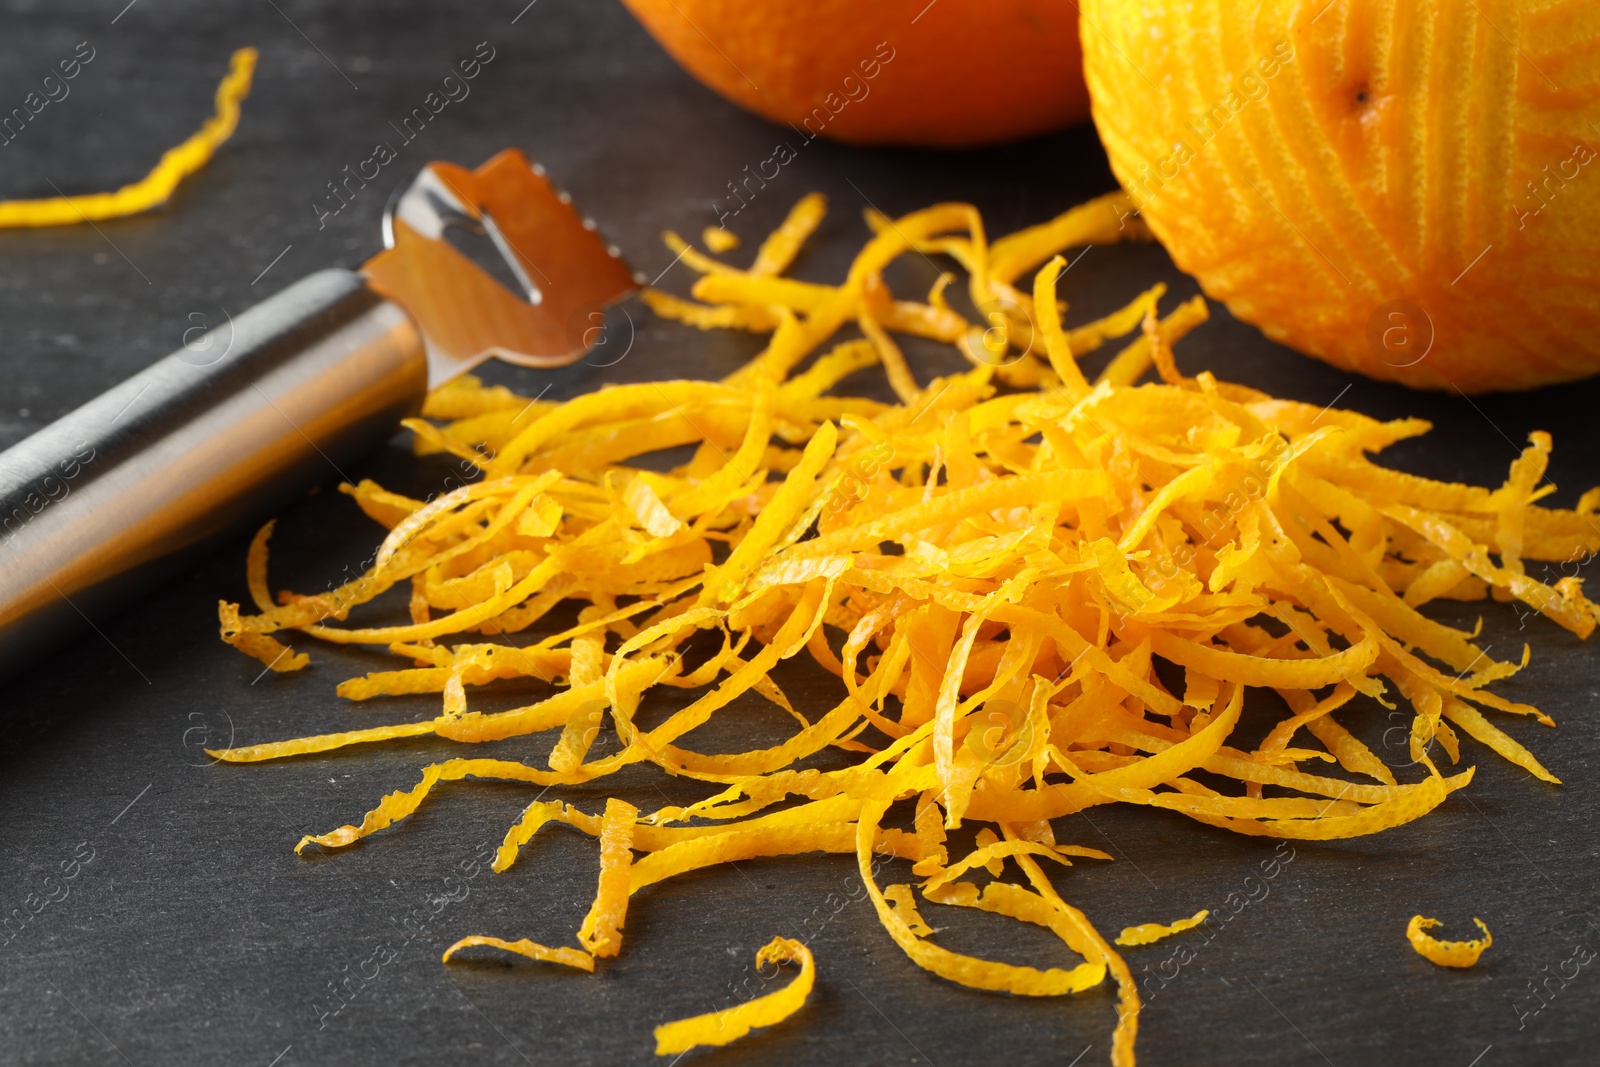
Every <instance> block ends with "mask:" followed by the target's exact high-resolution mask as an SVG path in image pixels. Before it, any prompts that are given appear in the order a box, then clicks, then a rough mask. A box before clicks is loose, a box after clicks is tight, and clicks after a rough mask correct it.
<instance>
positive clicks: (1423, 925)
mask: <svg viewBox="0 0 1600 1067" xmlns="http://www.w3.org/2000/svg"><path fill="white" fill-rule="evenodd" d="M1472 921H1473V922H1475V923H1477V924H1478V929H1480V930H1482V931H1483V937H1481V938H1479V939H1478V940H1476V941H1437V940H1435V939H1434V937H1433V935H1432V934H1430V933H1428V931H1429V930H1431V929H1433V928H1434V927H1435V926H1440V925H1442V924H1441V923H1440V921H1439V920H1438V919H1428V918H1424V917H1423V916H1421V915H1413V916H1412V917H1411V921H1410V922H1409V923H1407V924H1406V940H1407V941H1410V942H1411V947H1412V948H1414V949H1416V950H1417V955H1419V956H1421V957H1422V958H1423V959H1425V960H1427V961H1428V962H1429V963H1436V964H1438V965H1439V966H1440V967H1471V966H1472V965H1473V964H1474V963H1477V962H1478V957H1479V956H1481V955H1483V950H1484V949H1486V948H1488V947H1489V946H1490V945H1492V944H1494V935H1493V934H1491V933H1489V928H1488V927H1487V926H1485V925H1484V924H1483V920H1482V919H1478V918H1474V919H1473V920H1472Z"/></svg>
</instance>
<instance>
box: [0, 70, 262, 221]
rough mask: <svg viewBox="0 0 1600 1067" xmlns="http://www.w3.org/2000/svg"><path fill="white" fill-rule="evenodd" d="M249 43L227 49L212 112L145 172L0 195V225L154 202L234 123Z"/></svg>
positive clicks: (107, 214)
mask: <svg viewBox="0 0 1600 1067" xmlns="http://www.w3.org/2000/svg"><path fill="white" fill-rule="evenodd" d="M256 57H257V53H256V50H255V49H254V48H241V49H239V50H238V51H236V52H234V53H233V59H232V61H231V62H230V63H229V64H228V73H227V74H226V75H225V76H224V77H223V79H222V82H221V84H219V85H218V86H217V113H216V114H215V115H213V116H211V117H210V118H208V119H206V121H205V122H204V123H203V124H202V125H201V127H200V129H198V130H197V131H195V133H194V134H193V135H192V136H191V137H190V138H189V139H188V140H186V141H184V142H183V143H182V144H180V145H178V146H177V147H175V148H170V149H168V150H167V151H166V152H165V153H164V154H163V155H162V157H161V159H160V161H159V162H157V163H156V165H155V166H154V167H153V168H152V169H151V171H150V173H149V174H146V175H145V176H144V177H143V178H140V179H139V180H138V181H136V182H134V183H133V184H131V185H124V186H123V187H122V188H120V189H118V190H117V191H116V192H113V193H86V194H84V195H82V196H52V197H44V198H41V199H38V200H5V201H0V229H9V228H15V227H23V226H70V225H72V224H73V223H78V222H99V221H101V220H103V219H119V218H123V217H125V216H128V215H137V214H139V213H140V212H142V211H149V210H150V209H151V208H154V207H160V206H161V205H162V204H165V203H166V202H167V200H168V199H169V198H170V197H171V196H172V193H173V190H175V189H177V187H178V183H179V182H181V181H183V179H185V178H187V177H188V176H189V175H191V174H193V173H195V172H196V171H198V170H199V169H200V168H201V167H203V166H205V165H206V164H207V163H209V162H210V161H211V157H212V156H213V155H214V154H216V151H217V149H218V148H220V147H221V146H222V143H223V142H224V141H226V140H227V139H228V138H229V137H232V136H233V131H234V130H235V129H237V128H238V125H239V105H240V103H241V102H242V101H243V100H244V98H245V97H246V96H248V95H250V79H251V78H252V77H253V76H254V74H255V70H256Z"/></svg>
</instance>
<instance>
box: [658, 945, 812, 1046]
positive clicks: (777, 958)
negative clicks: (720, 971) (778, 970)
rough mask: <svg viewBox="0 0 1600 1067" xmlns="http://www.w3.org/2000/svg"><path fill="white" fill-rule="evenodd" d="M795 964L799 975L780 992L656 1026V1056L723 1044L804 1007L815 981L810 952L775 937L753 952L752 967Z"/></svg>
mask: <svg viewBox="0 0 1600 1067" xmlns="http://www.w3.org/2000/svg"><path fill="white" fill-rule="evenodd" d="M769 963H772V964H778V963H798V964H799V965H800V973H799V974H797V975H795V978H794V981H792V982H790V983H789V984H788V985H786V986H784V987H783V988H782V989H775V990H773V991H772V992H771V993H767V994H765V995H764V996H759V997H757V998H755V999H754V1000H749V1001H746V1002H745V1003H743V1004H739V1005H736V1006H734V1007H732V1008H724V1009H723V1010H722V1011H713V1012H707V1013H706V1014H705V1015H695V1016H692V1017H690V1018H688V1019H677V1020H675V1021H673V1022H670V1023H662V1024H661V1025H660V1026H658V1027H656V1030H655V1036H656V1055H657V1056H671V1055H673V1054H674V1053H681V1052H687V1051H689V1050H690V1049H692V1048H694V1047H695V1046H696V1045H707V1046H715V1045H726V1044H729V1043H731V1042H733V1041H737V1040H738V1039H739V1038H741V1037H743V1036H744V1035H745V1034H748V1033H749V1032H750V1031H751V1030H754V1029H756V1028H757V1027H761V1026H774V1025H776V1024H777V1023H781V1022H783V1020H785V1019H787V1018H788V1017H789V1016H791V1015H793V1014H794V1013H795V1012H797V1011H799V1010H800V1009H801V1008H802V1007H804V1006H805V1002H806V998H807V997H809V996H810V995H811V987H812V986H813V985H814V984H815V983H816V980H817V965H816V961H815V960H813V959H812V958H811V950H810V949H809V948H807V947H806V946H805V945H804V944H802V943H800V942H799V941H795V940H793V939H791V938H787V937H775V938H773V939H772V940H771V941H769V942H767V944H766V945H765V946H763V947H762V949H761V950H760V951H759V952H757V953H756V966H757V967H761V966H763V965H765V964H769Z"/></svg>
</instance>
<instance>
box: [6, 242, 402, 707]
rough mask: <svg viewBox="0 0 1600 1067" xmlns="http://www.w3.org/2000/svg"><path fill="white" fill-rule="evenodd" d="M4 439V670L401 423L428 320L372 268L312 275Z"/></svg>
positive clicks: (321, 477) (334, 471)
mask: <svg viewBox="0 0 1600 1067" xmlns="http://www.w3.org/2000/svg"><path fill="white" fill-rule="evenodd" d="M226 333H227V331H223V332H222V333H218V332H213V333H212V334H211V335H210V337H209V340H210V342H211V343H210V344H209V345H208V346H206V347H205V349H204V350H201V349H200V347H199V346H198V345H197V346H194V350H190V349H184V350H180V351H178V352H175V353H173V354H172V355H170V356H168V357H166V358H165V359H163V360H161V361H160V362H158V363H156V364H154V365H153V366H151V367H149V368H148V369H146V370H144V371H143V372H141V373H139V374H136V375H134V376H133V377H132V378H130V379H128V380H127V381H125V382H123V383H122V384H121V385H119V386H117V387H116V388H114V389H112V390H110V391H109V392H106V393H103V394H101V395H100V396H99V397H97V398H95V399H94V400H91V401H89V402H88V403H87V404H85V405H83V406H82V407H80V408H78V409H77V410H76V411H73V412H71V413H70V414H68V415H65V416H63V417H62V418H60V419H58V420H57V421H55V422H53V423H51V424H50V425H49V426H47V427H45V428H44V429H43V430H40V431H39V432H38V433H36V434H34V435H33V436H32V437H30V438H28V439H27V440H25V441H23V442H21V443H20V444H17V445H15V446H13V447H12V448H10V449H9V450H7V451H6V452H4V453H0V676H4V675H9V674H12V673H15V672H16V671H17V670H18V669H19V668H21V667H23V666H25V665H26V664H27V663H28V662H30V661H31V660H32V659H34V658H35V657H37V656H38V655H39V654H40V653H42V652H44V651H45V650H47V649H48V648H49V647H50V646H52V645H54V644H57V643H59V642H60V641H62V640H63V639H65V638H66V637H69V636H71V635H72V634H73V633H74V632H76V631H86V630H87V629H88V626H89V622H90V620H94V621H95V622H96V623H98V622H99V620H101V619H102V618H103V617H105V616H106V615H107V614H109V613H110V612H111V611H114V610H115V609H116V608H118V607H121V606H122V605H123V604H125V603H127V602H128V601H129V600H131V599H132V598H134V597H136V596H138V595H139V594H140V593H142V592H144V591H146V590H148V589H149V588H150V587H151V586H152V585H154V584H156V583H158V582H159V581H161V580H162V579H163V578H164V577H166V576H167V575H168V574H169V573H171V571H172V570H173V569H174V568H175V567H176V566H178V565H179V564H180V563H181V562H182V561H183V559H184V558H186V557H188V556H189V555H191V554H192V553H194V552H196V551H199V550H203V549H204V548H205V547H207V546H209V545H212V544H214V543H215V542H217V541H219V540H221V539H223V538H226V537H227V536H229V535H231V534H233V533H235V532H237V531H238V530H239V529H240V528H241V527H243V526H246V525H248V524H250V523H252V522H255V521H259V520H260V519H261V518H263V517H265V516H266V515H268V514H270V513H271V512H273V511H274V510H276V509H277V508H280V507H281V506H282V505H283V504H285V503H286V502H287V501H288V500H290V499H292V498H293V496H294V495H295V494H297V493H299V492H301V491H303V490H305V489H307V488H309V487H310V486H312V485H315V484H317V483H318V482H321V481H325V480H327V479H329V478H330V477H338V476H339V468H340V467H341V466H342V465H344V464H347V463H349V462H350V461H351V460H353V459H354V458H356V457H357V456H359V455H360V454H361V453H362V452H364V451H366V450H368V449H370V448H372V447H373V446H375V445H376V444H378V443H379V442H381V441H382V440H384V439H385V438H387V437H388V436H389V435H390V434H391V433H393V432H394V430H395V427H396V424H397V423H398V422H399V420H400V419H401V418H403V417H405V416H406V415H408V414H412V413H414V412H415V411H416V410H417V408H418V406H419V405H420V404H421V401H422V397H423V395H424V394H425V392H426V390H427V358H426V355H425V353H424V350H423V341H422V335H421V334H420V333H419V332H418V330H417V328H416V327H415V326H414V325H413V323H412V322H411V319H410V317H409V316H408V315H407V314H406V313H405V311H404V310H402V309H401V307H400V306H399V305H398V304H395V303H394V302H392V301H390V300H387V299H385V298H384V297H381V296H379V295H378V294H376V293H374V292H373V291H372V290H371V289H370V288H368V286H367V284H366V282H365V280H364V279H363V278H362V277H361V275H359V274H355V273H352V272H350V271H345V270H327V271H322V272H320V273H317V274H313V275H311V276H310V277H308V278H305V279H303V280H302V281H300V282H297V283H296V284H294V285H292V286H290V287H289V288H287V289H285V290H284V291H283V292H281V293H279V294H278V295H276V296H274V297H272V298H270V299H269V300H267V301H265V302H264V303H262V304H259V305H257V306H256V307H254V308H252V309H250V310H249V311H247V312H245V313H244V314H242V315H240V316H239V317H238V318H237V319H235V320H233V324H232V329H231V336H226Z"/></svg>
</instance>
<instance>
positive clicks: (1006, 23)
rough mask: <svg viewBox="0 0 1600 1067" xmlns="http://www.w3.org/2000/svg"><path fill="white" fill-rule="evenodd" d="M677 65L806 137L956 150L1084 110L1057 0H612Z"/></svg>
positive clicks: (1072, 41)
mask: <svg viewBox="0 0 1600 1067" xmlns="http://www.w3.org/2000/svg"><path fill="white" fill-rule="evenodd" d="M623 2H624V3H625V4H627V6H628V8H629V9H630V10H632V11H633V13H634V15H636V16H637V17H638V19H639V21H640V22H642V23H643V24H644V26H645V28H646V29H647V30H649V31H650V33H651V34H652V35H653V36H654V37H655V39H656V40H657V41H660V42H661V44H662V46H663V47H665V48H666V50H667V51H668V52H670V53H671V54H672V55H673V57H674V58H676V59H677V61H678V62H679V63H681V64H682V65H683V66H684V67H685V69H687V70H688V71H689V73H691V74H693V75H694V76H695V77H696V78H699V79H700V80H701V81H702V82H704V83H705V84H706V85H708V86H710V87H711V88H712V89H714V90H716V91H717V92H719V93H721V94H722V95H723V96H725V97H727V98H728V99H729V100H732V101H733V102H734V103H736V104H739V105H740V106H742V107H745V108H748V109H749V110H751V111H754V112H755V113H756V114H758V115H762V116H764V117H766V118H768V119H771V120H772V121H773V122H782V123H788V124H790V125H792V126H794V127H795V128H796V130H798V131H800V132H801V133H802V134H803V135H804V136H806V137H808V138H809V137H816V136H822V137H829V138H832V139H834V140H837V141H845V142H848V143H852V144H899V145H928V146H937V147H956V146H964V145H976V144H987V143H990V142H995V141H1006V140H1011V139H1013V138H1016V137H1025V136H1028V135H1030V134H1036V133H1044V132H1046V131H1048V130H1053V129H1056V128H1058V127H1061V126H1065V125H1068V124H1070V123H1073V122H1079V121H1082V120H1083V119H1085V118H1087V117H1088V115H1089V96H1088V92H1087V90H1086V89H1085V88H1084V84H1083V57H1082V52H1081V51H1080V49H1079V45H1078V11H1077V8H1076V7H1075V6H1074V4H1072V3H1071V2H1070V0H932V2H930V0H813V2H801V0H623Z"/></svg>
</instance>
